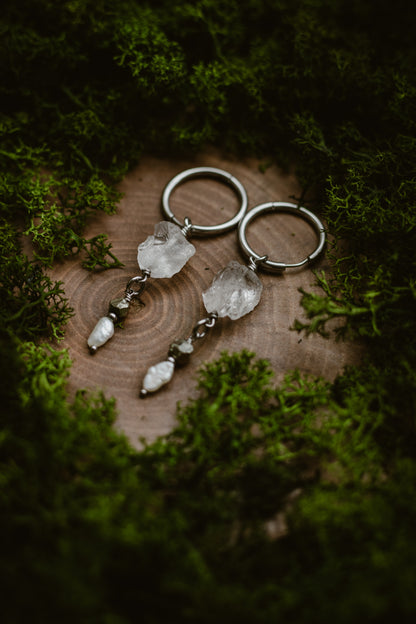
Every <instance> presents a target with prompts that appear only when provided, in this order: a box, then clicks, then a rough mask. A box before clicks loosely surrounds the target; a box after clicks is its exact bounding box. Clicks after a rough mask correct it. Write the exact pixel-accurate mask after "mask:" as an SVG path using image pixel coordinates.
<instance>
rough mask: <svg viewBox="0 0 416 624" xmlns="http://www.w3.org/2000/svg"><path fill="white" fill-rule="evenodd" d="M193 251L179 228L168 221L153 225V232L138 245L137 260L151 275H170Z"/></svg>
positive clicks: (178, 268) (181, 265) (180, 266)
mask: <svg viewBox="0 0 416 624" xmlns="http://www.w3.org/2000/svg"><path fill="white" fill-rule="evenodd" d="M194 253H195V247H194V246H193V245H192V244H191V243H189V242H188V241H187V240H186V238H185V236H184V234H182V232H181V228H180V227H178V226H177V225H175V224H174V223H169V221H161V222H160V223H157V224H156V225H155V232H154V234H153V235H152V236H148V237H147V238H146V240H145V241H144V242H143V243H140V245H139V247H138V254H137V261H138V263H139V266H140V268H141V269H142V270H143V271H144V270H145V269H147V270H148V271H150V274H151V276H152V277H172V275H175V273H177V272H178V271H180V270H181V268H182V267H183V266H184V265H185V264H186V263H187V262H188V260H189V258H191V256H193V255H194Z"/></svg>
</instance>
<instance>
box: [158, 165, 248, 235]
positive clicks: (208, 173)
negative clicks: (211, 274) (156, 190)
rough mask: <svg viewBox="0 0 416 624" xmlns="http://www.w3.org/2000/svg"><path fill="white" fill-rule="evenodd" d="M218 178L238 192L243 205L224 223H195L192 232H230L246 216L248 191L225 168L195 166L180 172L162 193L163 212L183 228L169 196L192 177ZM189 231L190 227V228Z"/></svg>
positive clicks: (206, 233) (202, 233)
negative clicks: (173, 210) (172, 208)
mask: <svg viewBox="0 0 416 624" xmlns="http://www.w3.org/2000/svg"><path fill="white" fill-rule="evenodd" d="M206 177H208V178H216V179H217V180H220V181H221V182H225V183H226V184H228V185H229V186H231V188H232V189H233V190H234V191H235V192H236V194H237V196H238V198H239V200H240V202H241V206H240V209H239V211H238V212H237V214H236V215H235V216H234V217H232V218H231V219H229V220H228V221H225V222H224V223H220V224H218V225H194V224H193V223H192V224H191V227H190V233H191V234H195V235H196V236H209V235H213V234H221V233H223V232H228V231H229V230H232V229H233V228H234V227H236V226H237V225H238V223H239V222H240V221H241V219H242V217H243V216H244V214H245V212H246V210H247V204H248V201H247V193H246V190H245V188H244V186H243V185H242V184H241V182H239V180H237V178H235V177H234V176H233V175H231V173H228V172H227V171H224V170H223V169H217V168H216V167H195V168H193V169H186V170H185V171H182V173H178V175H176V176H175V177H174V178H172V180H171V181H170V182H169V183H168V184H167V185H166V187H165V190H164V191H163V195H162V212H163V214H164V216H165V217H167V218H168V219H169V220H170V221H173V223H176V225H179V227H181V228H183V227H184V224H183V223H181V222H180V221H179V219H178V218H177V217H175V215H174V214H173V212H172V210H171V208H170V205H169V198H170V196H171V194H172V192H173V191H174V190H175V188H176V187H177V186H179V185H180V184H183V183H184V182H187V181H188V180H191V179H192V178H206ZM188 231H189V229H188Z"/></svg>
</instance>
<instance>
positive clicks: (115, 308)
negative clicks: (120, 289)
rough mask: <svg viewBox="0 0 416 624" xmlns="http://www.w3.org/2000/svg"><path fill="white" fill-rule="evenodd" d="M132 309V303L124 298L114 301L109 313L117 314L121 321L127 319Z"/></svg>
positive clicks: (111, 303) (111, 302)
mask: <svg viewBox="0 0 416 624" xmlns="http://www.w3.org/2000/svg"><path fill="white" fill-rule="evenodd" d="M129 308H130V302H129V301H127V299H125V298H124V297H122V298H121V299H112V300H111V301H110V305H109V307H108V312H109V313H110V314H111V313H113V314H115V315H116V317H117V318H118V320H119V321H121V320H123V319H125V318H126V316H127V314H128V311H129Z"/></svg>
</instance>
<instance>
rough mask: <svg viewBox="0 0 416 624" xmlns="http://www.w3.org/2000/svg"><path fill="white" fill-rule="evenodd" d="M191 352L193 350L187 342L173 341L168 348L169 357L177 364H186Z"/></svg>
mask: <svg viewBox="0 0 416 624" xmlns="http://www.w3.org/2000/svg"><path fill="white" fill-rule="evenodd" d="M193 351H194V348H193V346H192V343H191V342H189V340H175V342H172V344H171V345H170V347H169V355H170V356H171V357H173V358H174V359H175V362H176V363H177V364H186V363H187V362H188V360H189V358H190V356H191V354H192V353H193Z"/></svg>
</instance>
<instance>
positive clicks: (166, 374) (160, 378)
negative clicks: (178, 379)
mask: <svg viewBox="0 0 416 624" xmlns="http://www.w3.org/2000/svg"><path fill="white" fill-rule="evenodd" d="M174 370H175V364H174V362H170V361H169V360H166V362H159V364H155V365H154V366H151V367H150V368H149V370H148V371H147V373H146V376H145V378H144V380H143V390H145V391H146V392H156V390H159V388H161V387H162V386H164V385H165V384H167V383H169V381H170V380H171V379H172V376H173V372H174Z"/></svg>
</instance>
